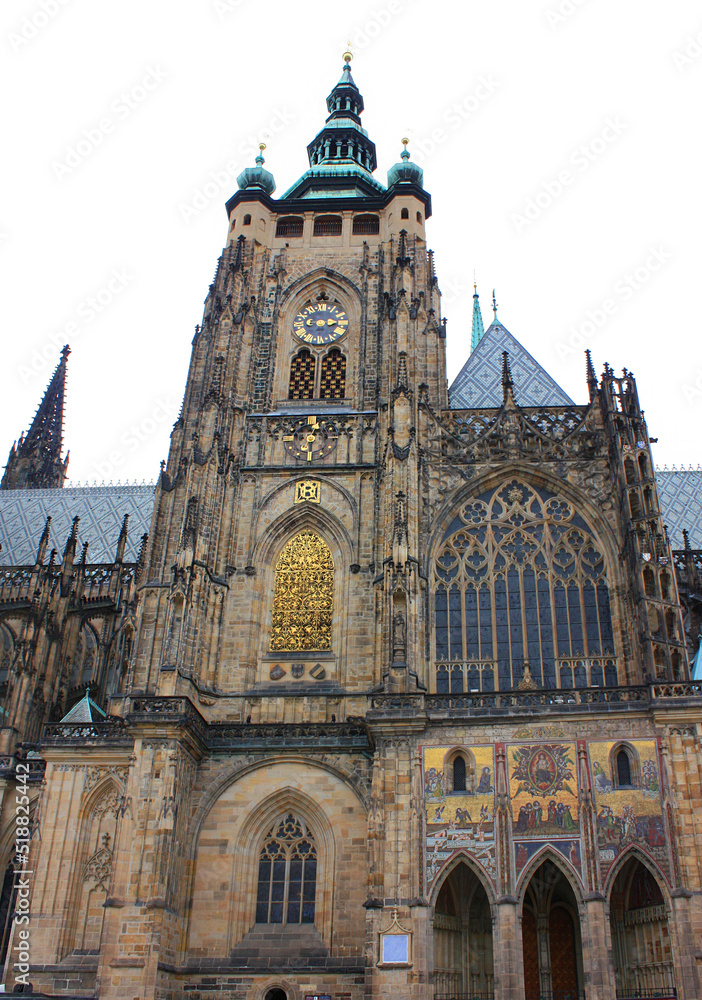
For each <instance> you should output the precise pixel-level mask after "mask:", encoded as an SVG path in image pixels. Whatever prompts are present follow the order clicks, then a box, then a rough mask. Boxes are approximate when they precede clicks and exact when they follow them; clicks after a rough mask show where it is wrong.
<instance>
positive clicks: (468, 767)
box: [442, 747, 489, 795]
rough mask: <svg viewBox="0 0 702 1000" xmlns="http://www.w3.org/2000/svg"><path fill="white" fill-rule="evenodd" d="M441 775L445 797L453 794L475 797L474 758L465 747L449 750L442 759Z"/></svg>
mask: <svg viewBox="0 0 702 1000" xmlns="http://www.w3.org/2000/svg"><path fill="white" fill-rule="evenodd" d="M442 773H443V784H444V788H445V791H446V794H447V795H450V794H452V793H454V792H461V793H463V794H464V795H466V794H467V795H475V757H474V756H473V754H472V753H471V751H470V750H468V749H467V748H466V747H461V748H460V749H459V748H454V749H453V750H449V752H448V753H447V754H446V756H445V757H444V762H443V767H442ZM488 784H489V782H488Z"/></svg>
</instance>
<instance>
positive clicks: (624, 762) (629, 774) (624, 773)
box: [609, 743, 648, 788]
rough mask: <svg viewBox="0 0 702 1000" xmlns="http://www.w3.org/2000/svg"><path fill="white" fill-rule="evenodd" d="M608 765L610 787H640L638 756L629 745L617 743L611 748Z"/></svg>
mask: <svg viewBox="0 0 702 1000" xmlns="http://www.w3.org/2000/svg"><path fill="white" fill-rule="evenodd" d="M609 763H610V772H611V775H612V785H613V786H614V787H615V788H640V787H641V768H640V764H639V755H638V754H637V752H636V750H635V749H634V747H633V746H631V745H630V744H629V743H619V744H617V745H615V746H614V747H612V750H611V751H610V757H609ZM647 766H648V765H647Z"/></svg>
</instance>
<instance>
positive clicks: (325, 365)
mask: <svg viewBox="0 0 702 1000" xmlns="http://www.w3.org/2000/svg"><path fill="white" fill-rule="evenodd" d="M345 394H346V358H345V357H344V355H343V354H342V353H341V351H340V350H338V349H337V348H334V350H332V351H330V352H329V354H327V356H326V357H325V358H324V360H323V361H322V380H321V383H320V387H319V395H320V398H321V399H343V398H344V396H345Z"/></svg>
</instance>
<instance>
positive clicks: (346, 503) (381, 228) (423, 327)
mask: <svg viewBox="0 0 702 1000" xmlns="http://www.w3.org/2000/svg"><path fill="white" fill-rule="evenodd" d="M350 61H351V55H350V53H346V54H345V56H344V66H343V70H342V74H341V78H340V79H339V81H338V83H337V84H336V85H335V87H334V88H333V89H332V91H331V93H330V94H329V96H328V98H327V112H328V117H327V119H326V121H325V123H324V125H323V127H322V128H321V129H320V131H319V132H318V133H317V135H316V136H315V137H314V138H313V139H312V141H311V142H310V143H309V145H308V156H309V164H310V166H309V169H308V170H307V171H306V172H305V173H304V174H303V176H302V177H300V178H299V179H298V180H297V181H296V182H295V183H294V184H293V185H292V186H291V187H290V188H289V189H288V190H287V191H286V192H285V193H284V194H283V195H282V196H281V197H279V198H277V199H276V198H274V197H273V194H274V191H275V181H274V178H273V176H272V174H271V173H270V172H269V171H268V170H266V168H265V166H264V158H263V149H264V148H265V147H261V152H260V154H259V156H258V157H257V158H256V165H255V166H254V167H250V168H247V169H245V170H244V171H243V172H242V173H241V175H240V176H239V178H238V186H239V190H238V191H237V192H236V194H235V195H234V196H233V197H232V198H231V199H230V200H229V202H228V203H227V206H226V207H227V214H228V221H229V235H228V241H227V245H226V247H225V249H224V252H223V254H222V256H221V258H220V260H219V262H218V265H217V271H216V274H215V278H214V281H213V283H212V285H211V286H210V290H209V294H208V296H207V299H206V302H205V310H204V318H203V321H202V325H201V326H198V327H197V329H196V333H195V338H194V340H193V353H192V360H191V364H190V371H189V375H188V382H187V387H186V391H185V399H184V403H183V409H182V414H181V416H180V418H179V419H178V421H177V423H176V425H175V428H174V431H173V436H172V442H171V449H170V455H169V459H168V463H167V466H166V467H165V468H164V469H163V472H162V475H161V479H160V483H159V486H158V490H157V499H156V510H157V515H156V520H155V525H154V527H155V530H154V532H153V533H152V540H151V548H150V555H149V568H148V571H147V578H148V579H149V580H151V581H153V583H154V587H153V589H152V590H149V591H148V595H147V598H146V601H145V602H144V605H143V612H142V622H141V628H140V632H139V634H140V640H139V649H138V653H137V658H136V664H135V673H134V687H135V689H137V690H140V691H143V692H145V693H159V694H167V695H175V694H182V695H188V696H190V697H193V698H196V699H199V701H200V703H201V704H202V703H205V704H207V706H208V707H209V708H210V709H211V712H212V713H213V714H214V715H217V714H218V713H219V712H220V711H224V710H226V712H227V713H228V715H229V714H230V713H231V712H232V706H233V705H236V706H237V708H238V713H239V715H240V716H241V718H252V719H253V721H254V722H256V721H266V720H267V719H268V718H271V719H281V720H282V719H283V718H287V715H288V714H289V713H291V712H293V713H297V714H298V715H301V717H304V718H312V719H321V720H324V719H326V718H328V717H331V715H334V717H335V718H337V717H338V718H344V717H345V716H346V715H347V714H349V713H350V714H362V712H363V708H362V705H361V703H360V702H358V703H357V704H354V702H355V699H357V698H358V697H360V696H361V695H362V694H363V693H367V692H368V691H370V690H377V689H380V688H387V689H390V690H405V689H414V688H416V687H417V685H419V686H420V687H421V686H423V680H422V676H423V674H424V668H423V665H422V663H421V658H422V653H421V651H422V650H423V649H424V647H425V644H426V637H425V636H424V634H423V631H422V629H423V626H422V620H423V615H421V614H420V613H419V581H418V579H417V570H416V568H417V566H418V553H417V549H416V546H417V538H418V533H419V518H420V513H421V512H420V510H419V507H418V501H417V497H418V495H419V490H418V468H419V463H418V456H417V441H416V428H417V426H418V421H417V407H418V403H419V399H420V396H421V397H422V398H423V399H424V400H425V401H426V402H427V403H429V404H430V405H432V406H433V407H434V408H436V409H437V410H438V409H441V408H442V407H444V406H446V405H447V396H446V376H445V351H444V345H445V341H444V336H445V334H444V328H443V326H442V323H441V319H440V304H439V291H438V288H437V283H436V278H435V275H434V269H433V260H432V254H431V252H430V251H428V250H427V244H426V234H425V223H426V219H427V217H428V216H429V215H430V214H431V199H430V196H429V195H428V193H427V192H426V191H425V190H424V188H423V175H422V170H421V169H420V168H419V167H418V166H417V165H415V164H413V163H412V162H411V160H410V154H409V152H408V151H407V148H406V147H407V140H403V141H404V149H403V152H402V155H401V159H400V162H399V163H397V164H396V165H395V166H393V167H392V168H391V170H390V171H389V172H388V183H387V186H386V185H384V184H383V183H381V182H380V181H379V180H378V179H377V178H376V177H375V176H374V171H375V169H376V154H375V144H374V143H373V142H372V140H371V139H370V137H369V136H368V134H367V132H366V131H365V129H364V128H363V127H362V124H361V114H362V112H363V107H364V105H363V97H362V96H361V93H360V91H359V89H358V87H357V86H356V84H355V82H354V79H353V77H352V75H351V66H350ZM148 622H151V623H152V624H151V625H149V624H148ZM163 622H165V623H166V624H165V627H161V623H163ZM288 695H294V696H295V697H296V698H298V697H301V698H303V701H297V700H296V701H294V702H288V700H287V696H288ZM233 696H235V700H234V701H232V700H231V699H232V697H233ZM220 697H223V698H225V699H226V700H225V701H220ZM302 705H304V706H305V708H304V709H303V708H301V706H302Z"/></svg>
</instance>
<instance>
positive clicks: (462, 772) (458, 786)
mask: <svg viewBox="0 0 702 1000" xmlns="http://www.w3.org/2000/svg"><path fill="white" fill-rule="evenodd" d="M453 790H454V792H465V790H466V762H465V761H464V759H463V757H456V759H455V760H454V762H453Z"/></svg>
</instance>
